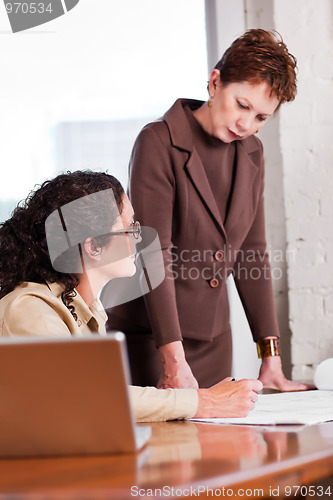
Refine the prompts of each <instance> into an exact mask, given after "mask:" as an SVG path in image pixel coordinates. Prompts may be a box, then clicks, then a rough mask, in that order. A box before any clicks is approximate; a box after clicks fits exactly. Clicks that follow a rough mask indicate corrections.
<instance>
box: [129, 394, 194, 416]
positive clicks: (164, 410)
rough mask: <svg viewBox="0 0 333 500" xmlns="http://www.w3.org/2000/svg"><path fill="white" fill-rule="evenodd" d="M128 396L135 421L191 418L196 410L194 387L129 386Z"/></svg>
mask: <svg viewBox="0 0 333 500" xmlns="http://www.w3.org/2000/svg"><path fill="white" fill-rule="evenodd" d="M129 389H130V398H131V401H132V405H133V409H134V414H135V418H136V421H137V422H158V421H165V420H176V419H185V418H192V417H194V415H195V414H196V412H197V409H198V403H199V396H198V391H197V390H196V389H156V387H138V386H130V387H129Z"/></svg>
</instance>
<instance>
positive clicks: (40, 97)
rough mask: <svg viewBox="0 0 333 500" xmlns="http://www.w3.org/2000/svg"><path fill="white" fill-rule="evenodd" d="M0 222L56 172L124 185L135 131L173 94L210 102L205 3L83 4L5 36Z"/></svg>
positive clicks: (104, 0)
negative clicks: (91, 174) (89, 174)
mask: <svg viewBox="0 0 333 500" xmlns="http://www.w3.org/2000/svg"><path fill="white" fill-rule="evenodd" d="M2 41H3V47H6V50H5V49H4V50H3V57H2V77H1V88H2V95H1V97H0V99H1V110H2V113H1V115H0V133H1V139H2V140H1V148H0V164H1V172H2V176H3V177H2V182H1V183H0V218H1V220H4V219H5V218H7V217H8V216H9V212H10V210H11V209H12V208H13V206H14V204H16V202H17V201H18V200H20V199H22V198H25V197H26V195H27V194H28V192H29V190H31V189H32V188H33V187H34V185H35V184H39V183H41V182H43V181H44V180H45V179H47V178H49V177H51V176H54V175H56V174H57V173H59V172H61V171H66V170H75V169H84V168H91V169H97V170H106V169H108V170H109V172H110V173H112V174H114V175H115V176H116V177H118V178H119V179H120V180H121V182H122V183H123V184H124V185H126V182H127V165H128V160H129V156H130V151H131V148H132V145H133V142H134V139H135V137H136V135H137V133H138V132H139V130H140V129H141V127H142V126H143V125H144V124H145V123H147V122H148V121H150V120H152V119H156V118H158V117H159V116H161V115H162V114H163V113H164V112H165V111H166V110H167V109H168V108H169V107H170V106H171V105H172V103H173V102H174V101H175V100H176V99H177V98H178V97H189V98H197V99H206V95H207V93H206V83H207V55H206V36H205V8H204V0H158V1H156V0H140V1H138V0H126V1H121V2H120V1H115V0H98V2H96V1H95V0H87V1H85V2H83V1H82V2H80V3H79V4H78V5H77V6H76V7H75V8H74V9H73V10H72V11H70V12H69V13H68V14H66V15H65V16H62V17H60V18H58V19H56V20H54V21H52V22H50V23H48V24H45V25H43V26H40V27H39V28H35V29H34V30H29V31H27V32H22V33H17V34H15V35H14V34H10V33H9V32H8V35H6V37H3V39H2Z"/></svg>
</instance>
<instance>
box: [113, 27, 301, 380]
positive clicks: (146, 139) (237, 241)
mask: <svg viewBox="0 0 333 500" xmlns="http://www.w3.org/2000/svg"><path fill="white" fill-rule="evenodd" d="M190 77H191V75H190V73H189V78H190ZM208 93H209V98H208V101H207V102H201V101H195V100H188V99H179V100H177V101H176V102H175V104H174V105H173V106H172V107H171V108H170V109H169V110H168V111H167V112H166V113H165V115H164V116H163V118H162V119H161V120H158V121H156V122H154V123H150V124H148V125H147V126H146V127H145V128H144V129H143V130H142V131H141V133H140V134H139V136H138V138H137V140H136V143H135V145H134V149H133V153H132V158H131V163H130V198H131V202H132V204H133V207H134V210H135V212H136V214H137V216H138V218H140V220H141V222H142V223H143V224H144V225H147V226H151V227H153V228H154V229H156V230H157V232H158V234H159V238H160V241H161V246H162V249H163V252H164V262H165V271H166V277H165V280H164V282H163V283H162V284H161V285H160V286H159V287H158V288H157V289H155V290H153V291H152V292H151V293H149V294H148V295H147V296H146V297H145V302H143V299H137V300H136V301H133V302H132V303H129V304H126V305H124V306H118V307H116V308H114V309H112V310H111V311H110V312H109V325H111V326H112V327H114V328H119V329H121V330H123V331H125V333H126V335H127V341H128V347H129V355H130V360H131V368H132V376H133V381H134V383H136V384H155V385H157V386H158V387H197V386H198V384H199V386H200V387H208V386H210V385H212V384H214V383H215V382H216V381H218V380H220V379H222V378H224V377H226V376H229V375H230V372H231V362H232V345H231V331H230V325H229V304H228V296H227V277H228V276H229V275H230V274H233V275H234V279H235V283H236V286H237V289H238V292H239V295H240V298H241V301H242V303H243V307H244V310H245V312H246V315H247V318H248V321H249V324H250V327H251V331H252V335H253V339H254V341H255V342H257V344H258V346H259V349H260V352H261V356H262V365H261V370H260V376H259V378H260V380H261V381H262V382H263V384H264V386H266V387H274V388H278V389H281V390H302V389H306V388H307V386H306V385H304V384H299V383H295V382H292V381H288V380H287V379H286V378H285V377H284V375H283V372H282V368H281V359H280V355H279V354H280V351H279V330H278V324H277V319H276V312H275V307H274V299H273V291H272V284H271V274H270V265H269V261H268V256H267V254H266V237H265V220H264V196H263V192H264V159H263V149H262V144H261V142H260V140H259V139H258V138H256V137H255V135H254V134H255V133H256V132H257V131H258V130H259V129H261V128H262V127H263V126H264V125H265V123H266V121H267V120H268V119H269V118H270V117H271V116H272V115H273V114H274V113H275V112H276V111H277V110H278V108H279V106H280V105H281V104H282V103H284V102H289V101H292V100H293V99H294V98H295V95H296V60H295V58H294V57H293V56H292V55H291V54H290V53H289V52H288V50H287V47H286V45H285V44H284V43H283V41H282V39H281V38H280V36H279V35H278V34H275V33H271V32H268V31H265V30H262V29H252V30H249V31H247V32H245V33H244V34H243V35H242V36H241V37H239V38H238V39H236V40H235V41H234V42H233V44H232V45H231V46H230V47H229V49H228V50H227V51H226V52H225V54H224V55H223V57H222V59H221V60H220V61H219V62H218V63H217V64H216V66H215V68H214V70H213V71H212V73H211V75H210V78H209V83H208ZM156 348H157V349H156Z"/></svg>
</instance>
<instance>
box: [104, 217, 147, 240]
mask: <svg viewBox="0 0 333 500" xmlns="http://www.w3.org/2000/svg"><path fill="white" fill-rule="evenodd" d="M107 234H110V235H112V236H117V234H133V236H134V238H135V239H136V240H138V239H139V236H140V235H141V224H140V222H138V221H135V222H134V221H133V222H132V223H131V224H130V225H129V226H128V228H127V229H125V230H124V231H111V233H107Z"/></svg>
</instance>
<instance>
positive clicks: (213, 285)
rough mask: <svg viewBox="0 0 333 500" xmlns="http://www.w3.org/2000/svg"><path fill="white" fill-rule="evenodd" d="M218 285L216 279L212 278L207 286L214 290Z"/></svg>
mask: <svg viewBox="0 0 333 500" xmlns="http://www.w3.org/2000/svg"><path fill="white" fill-rule="evenodd" d="M219 284H220V283H219V280H218V279H216V278H212V279H211V280H210V282H209V286H211V287H212V288H216V287H217V286H219Z"/></svg>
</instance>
